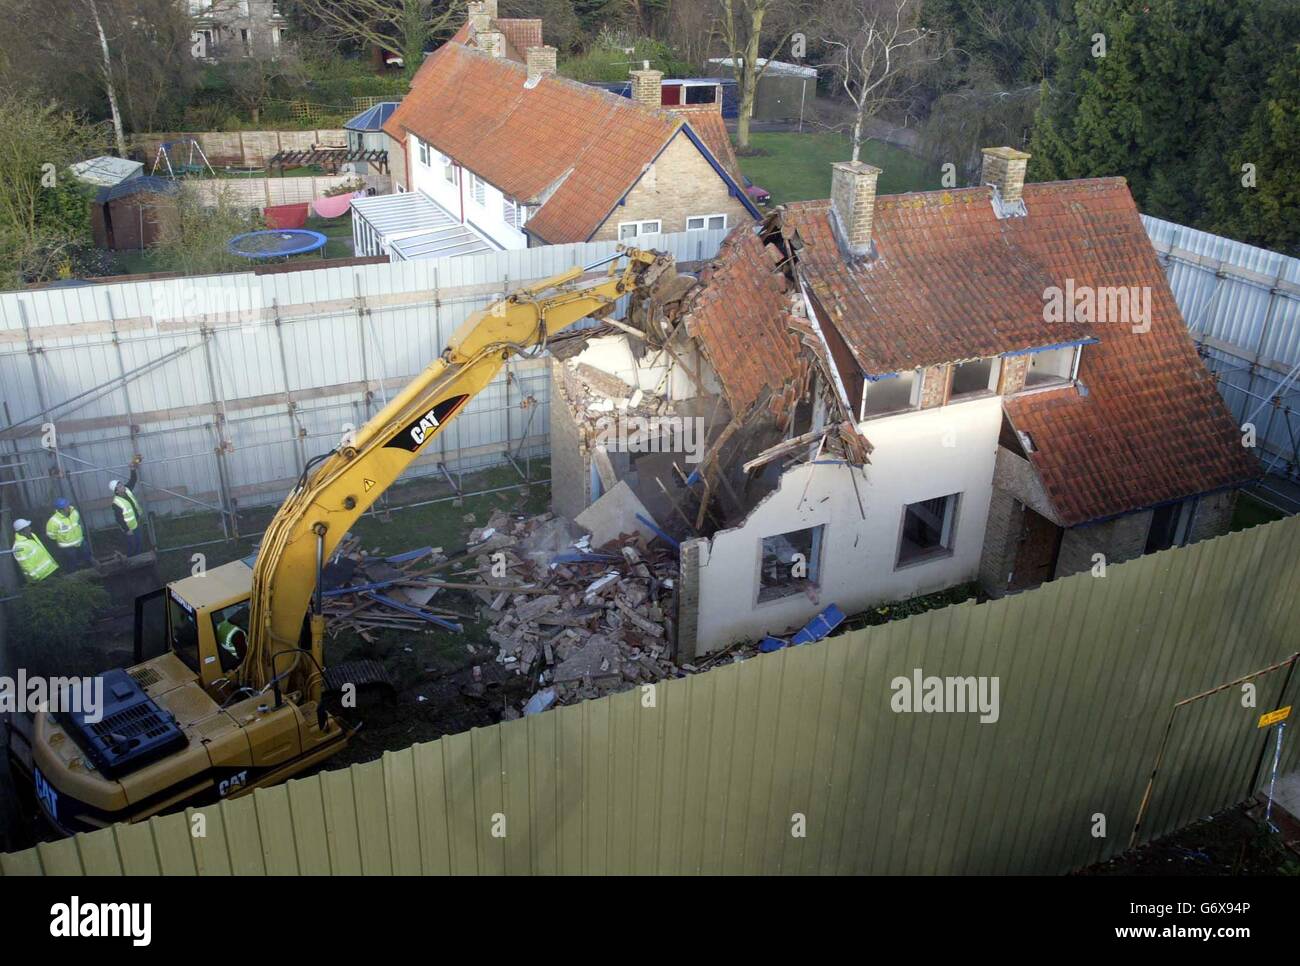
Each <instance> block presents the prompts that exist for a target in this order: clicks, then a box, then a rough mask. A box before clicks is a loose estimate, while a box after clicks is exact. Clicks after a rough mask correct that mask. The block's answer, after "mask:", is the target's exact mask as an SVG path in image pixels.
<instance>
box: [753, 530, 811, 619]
mask: <svg viewBox="0 0 1300 966" xmlns="http://www.w3.org/2000/svg"><path fill="white" fill-rule="evenodd" d="M824 529H825V527H809V528H808V529H806V530H791V531H790V532H789V533H779V534H777V535H776V536H774V537H764V538H763V540H762V544H761V552H762V558H761V560H760V562H759V574H758V599H759V601H760V602H762V601H765V600H777V599H778V598H781V597H788V596H790V595H791V594H799V593H802V592H803V591H804V590H806V589H807V588H809V587H817V586H819V584H820V581H821V555H822V531H823V530H824Z"/></svg>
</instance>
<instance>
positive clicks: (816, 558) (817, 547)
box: [754, 523, 826, 607]
mask: <svg viewBox="0 0 1300 966" xmlns="http://www.w3.org/2000/svg"><path fill="white" fill-rule="evenodd" d="M805 531H811V533H812V537H811V539H810V547H809V554H808V576H807V577H800V578H797V579H796V578H790V582H789V583H787V584H783V585H775V586H771V587H765V586H764V585H763V557H764V553H763V545H764V544H765V543H766V542H767V541H768V540H773V539H776V538H778V537H789V536H790V534H796V533H803V532H805ZM789 542H790V543H791V544H793V541H789ZM755 546H756V549H757V555H758V561H757V566H756V569H757V573H756V574H755V575H754V576H755V580H754V606H756V607H758V606H762V605H764V604H773V603H776V602H777V601H782V600H788V599H789V598H791V597H796V596H799V595H800V594H803V593H805V592H806V591H808V590H809V589H812V590H820V589H821V587H822V558H823V557H824V556H825V552H826V551H825V548H826V524H824V523H814V524H812V525H811V526H806V527H798V528H796V529H794V530H782V531H781V532H780V533H769V534H768V535H767V536H764V537H759V538H758V541H757V543H756V545H755ZM796 552H798V551H796ZM765 592H768V593H767V595H766V596H764V594H765Z"/></svg>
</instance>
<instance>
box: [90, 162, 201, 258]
mask: <svg viewBox="0 0 1300 966" xmlns="http://www.w3.org/2000/svg"><path fill="white" fill-rule="evenodd" d="M180 190H181V189H180V185H178V184H177V183H176V182H175V181H172V180H171V179H169V178H157V177H153V176H151V175H150V176H145V177H140V178H132V179H131V180H130V181H123V182H122V183H121V184H116V185H113V186H112V187H108V188H101V189H100V191H99V193H98V194H96V195H95V201H94V203H93V205H92V206H91V210H90V225H91V229H92V231H93V232H94V235H95V245H96V247H98V248H107V249H111V250H113V251H141V250H143V249H145V248H149V247H152V246H153V245H156V244H157V243H158V240H159V238H161V237H162V234H163V232H164V231H165V230H166V229H167V227H168V226H170V225H172V224H174V223H175V221H176V219H177V218H178V217H179V213H178V211H177V207H176V196H177V195H178V194H180Z"/></svg>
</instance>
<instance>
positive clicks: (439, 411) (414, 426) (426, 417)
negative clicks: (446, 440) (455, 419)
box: [384, 395, 469, 453]
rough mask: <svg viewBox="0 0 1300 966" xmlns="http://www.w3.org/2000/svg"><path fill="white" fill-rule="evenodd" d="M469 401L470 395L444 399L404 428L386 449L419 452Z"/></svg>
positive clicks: (386, 445)
mask: <svg viewBox="0 0 1300 966" xmlns="http://www.w3.org/2000/svg"><path fill="white" fill-rule="evenodd" d="M468 401H469V396H468V395H462V396H451V397H450V398H448V399H444V400H443V401H442V402H440V403H438V404H437V405H436V406H434V407H433V408H432V409H430V410H429V411H428V412H426V413H424V414H423V415H421V416H419V417H418V418H416V419H413V420H412V421H411V422H410V423H408V424H407V425H406V426H404V427H402V430H401V432H399V433H398V434H397V435H396V436H394V437H393V438H392V439H390V440H389V441H388V442H387V443H385V444H384V446H385V448H392V449H404V450H406V451H407V452H408V453H415V452H418V451H419V449H420V447H421V446H423V445H424V444H425V443H427V442H428V441H429V440H430V439H432V438H433V437H434V436H435V435H436V434H437V431H438V430H439V429H440V428H441V427H442V424H443V423H445V422H446V421H447V420H449V419H451V417H452V416H454V415H455V414H456V412H457V411H458V410H459V409H460V407H461V406H463V405H464V404H465V403H466V402H468Z"/></svg>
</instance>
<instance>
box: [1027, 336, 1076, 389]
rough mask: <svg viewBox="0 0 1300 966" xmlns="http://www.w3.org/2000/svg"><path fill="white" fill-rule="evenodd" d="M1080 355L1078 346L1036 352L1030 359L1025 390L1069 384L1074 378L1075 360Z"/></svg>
mask: <svg viewBox="0 0 1300 966" xmlns="http://www.w3.org/2000/svg"><path fill="white" fill-rule="evenodd" d="M1078 354H1079V347H1078V346H1076V345H1068V346H1065V347H1064V348H1061V349H1044V350H1043V351H1042V352H1035V353H1034V354H1033V355H1031V356H1030V357H1029V369H1028V370H1027V371H1026V372H1025V388H1026V389H1035V388H1037V387H1039V386H1052V385H1059V384H1061V383H1066V382H1069V381H1070V380H1071V379H1073V378H1074V366H1075V359H1076V357H1077V356H1078Z"/></svg>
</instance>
